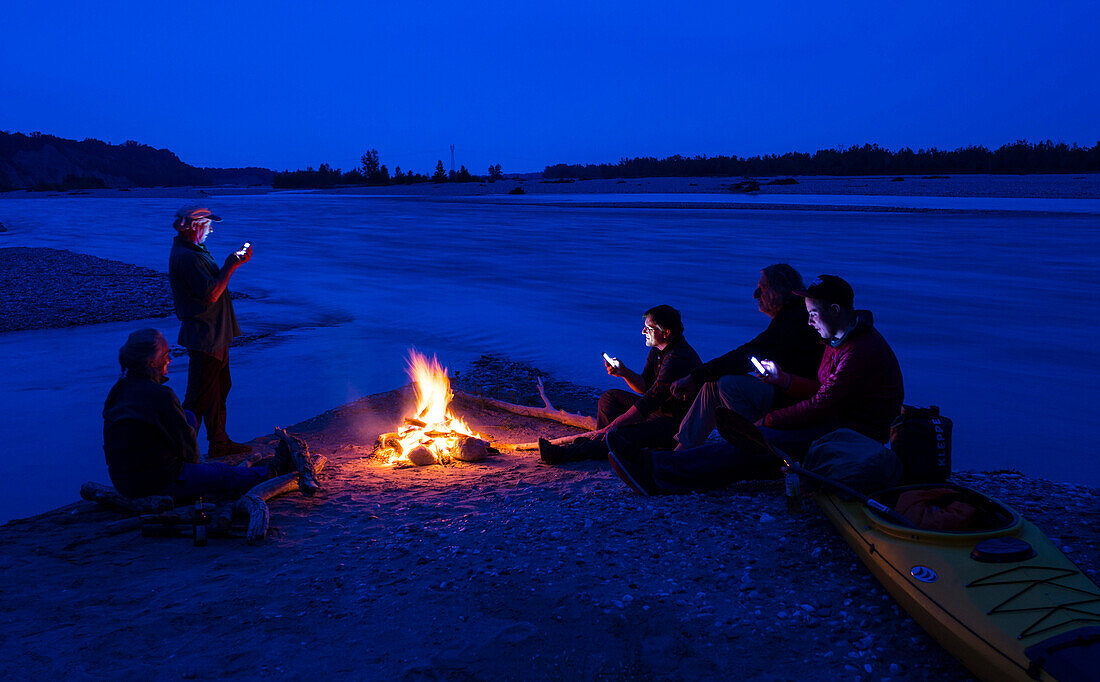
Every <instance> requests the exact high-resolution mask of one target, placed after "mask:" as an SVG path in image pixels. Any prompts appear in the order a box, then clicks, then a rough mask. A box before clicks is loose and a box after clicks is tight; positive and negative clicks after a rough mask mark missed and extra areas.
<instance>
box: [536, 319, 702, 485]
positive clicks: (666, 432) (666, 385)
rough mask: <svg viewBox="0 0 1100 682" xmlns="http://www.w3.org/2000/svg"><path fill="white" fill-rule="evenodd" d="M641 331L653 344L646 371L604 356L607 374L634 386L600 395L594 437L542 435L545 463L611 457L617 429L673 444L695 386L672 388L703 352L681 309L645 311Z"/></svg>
mask: <svg viewBox="0 0 1100 682" xmlns="http://www.w3.org/2000/svg"><path fill="white" fill-rule="evenodd" d="M642 334H643V335H644V336H645V345H646V347H648V348H649V356H648V357H647V358H646V363H645V368H644V369H643V370H642V373H641V374H638V373H637V372H634V371H633V370H631V369H629V368H628V367H627V366H626V365H625V364H624V363H623V362H622V361H620V360H619V359H617V358H610V359H608V358H606V357H605V358H604V365H605V366H606V368H607V373H608V374H610V375H611V376H616V377H620V378H622V379H623V381H625V382H626V384H627V386H629V387H630V388H632V389H633V391H624V390H622V389H615V388H613V389H611V390H609V391H606V392H604V394H603V395H601V396H600V401H599V403H598V404H597V407H596V426H597V428H598V429H599V430H598V431H595V432H594V433H593V434H592V435H591V437H586V438H578V439H577V440H575V441H573V442H572V443H569V444H568V445H553V444H551V443H550V442H549V441H547V440H544V439H541V438H540V439H539V458H540V459H541V460H542V461H543V462H544V463H546V464H561V463H564V462H575V461H578V460H584V459H606V458H607V443H606V441H605V440H604V438H605V436H606V435H607V433H608V432H610V431H612V430H615V431H616V432H617V433H619V434H620V435H621V436H622V437H623V438H625V439H627V440H629V441H631V442H635V443H637V444H638V446H639V447H647V448H672V447H674V446H675V445H676V441H675V440H674V439H673V436H675V435H676V431H677V429H679V428H680V421H681V420H683V418H684V415H685V414H687V410H688V407H689V406H690V405H691V401H692V400H693V399H694V398H695V393H694V391H692V390H689V391H687V392H685V394H684V395H683V397H679V398H678V397H676V396H673V395H672V392H671V390H670V387H671V386H672V384H673V382H675V381H676V380H677V379H681V378H683V377H685V376H688V374H689V373H690V372H691V371H692V370H693V369H695V368H696V367H698V366H699V365H701V364H702V361H701V360H700V359H699V354H698V353H696V352H695V349H694V348H692V347H691V345H690V344H689V343H688V342H687V340H686V339H685V338H684V325H683V322H682V321H681V319H680V311H679V310H676V309H675V308H673V307H672V306H669V305H659V306H657V307H655V308H650V309H649V310H647V311H646V312H645V316H644V318H643V321H642Z"/></svg>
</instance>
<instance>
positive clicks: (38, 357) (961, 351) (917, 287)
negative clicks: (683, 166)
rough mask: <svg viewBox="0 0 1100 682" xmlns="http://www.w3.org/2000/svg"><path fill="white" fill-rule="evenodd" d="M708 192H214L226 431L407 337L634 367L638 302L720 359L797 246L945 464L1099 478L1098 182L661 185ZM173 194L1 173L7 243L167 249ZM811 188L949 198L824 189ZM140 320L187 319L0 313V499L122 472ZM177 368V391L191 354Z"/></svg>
mask: <svg viewBox="0 0 1100 682" xmlns="http://www.w3.org/2000/svg"><path fill="white" fill-rule="evenodd" d="M700 196H701V195H659V196H655V197H654V196H650V197H647V196H644V195H629V196H624V197H617V196H613V195H588V196H584V197H580V198H578V197H576V196H573V197H570V198H569V199H568V200H563V199H562V198H561V197H538V196H535V195H528V196H526V197H482V198H464V199H461V200H447V199H433V198H408V197H405V198H399V197H376V196H346V195H343V196H337V195H326V194H319V193H291V192H288V193H272V194H265V195H251V196H220V197H217V198H216V199H214V200H211V204H212V207H213V208H214V209H215V210H216V212H217V213H219V214H220V215H222V216H223V217H224V218H225V220H224V222H222V223H220V224H217V225H216V228H215V233H214V234H213V236H211V238H210V240H209V241H208V242H207V245H208V247H209V248H210V249H211V251H212V252H213V253H214V255H215V258H216V259H217V260H218V261H219V262H220V260H221V259H222V258H224V256H225V255H226V254H228V253H229V252H230V251H231V250H233V249H235V248H237V247H238V246H239V244H240V243H241V242H243V241H246V240H247V241H250V242H252V243H253V248H254V257H253V260H252V261H251V262H250V263H248V264H247V265H245V266H244V267H242V268H241V269H240V270H238V271H237V273H236V274H235V275H234V278H233V280H232V283H231V288H232V289H233V290H236V291H240V292H243V293H245V294H247V295H248V298H247V299H242V300H239V301H237V302H236V310H237V314H238V318H239V319H240V322H241V327H242V329H243V330H244V331H245V332H246V333H247V334H250V335H257V336H258V339H257V340H255V341H252V342H250V343H247V344H244V345H241V346H239V347H234V348H233V350H232V365H231V366H232V369H233V390H232V392H231V394H230V400H229V431H230V434H231V435H232V436H233V437H234V438H236V439H238V440H249V439H251V438H252V437H254V436H256V435H259V434H262V433H268V432H270V431H271V430H272V428H273V427H274V426H285V425H288V424H292V423H295V422H297V421H300V420H302V419H305V418H307V417H310V416H313V415H316V414H319V413H321V412H323V411H325V410H327V409H330V408H332V407H335V406H337V405H340V404H343V403H345V402H348V401H350V400H354V399H355V398H357V397H360V396H363V395H367V394H370V393H375V392H379V391H384V390H389V389H392V388H395V387H397V386H400V385H402V384H404V383H406V382H407V379H406V377H405V375H404V362H405V357H406V355H407V350H408V348H409V347H416V348H418V349H419V350H421V351H424V352H428V353H436V354H438V356H439V358H440V360H441V361H442V362H443V363H444V364H445V365H448V366H450V367H453V368H456V369H460V368H462V367H464V366H465V365H466V364H467V363H468V362H469V361H470V360H472V359H474V358H476V357H477V356H478V355H480V354H481V353H485V352H493V353H503V354H507V355H509V356H511V357H513V358H515V359H518V360H523V361H526V362H530V363H532V364H534V365H536V366H538V367H541V368H543V369H546V370H548V371H551V372H553V373H555V374H556V375H559V376H562V377H566V378H569V379H571V380H573V381H575V382H577V383H584V384H590V385H594V386H598V387H613V386H615V385H616V384H615V382H614V380H612V379H611V378H609V377H608V376H607V375H606V373H605V372H604V369H603V363H602V361H601V359H600V353H601V352H604V351H606V352H608V353H610V354H612V355H616V356H618V357H620V358H622V359H624V360H625V361H626V362H627V364H628V365H629V366H633V367H634V368H635V369H640V367H641V364H642V362H643V360H644V357H645V348H644V345H643V343H642V336H641V333H640V330H641V315H642V312H643V311H644V310H645V309H647V308H649V307H651V306H653V305H657V304H660V303H668V304H671V305H673V306H675V307H677V308H679V309H680V310H681V311H682V313H683V318H684V323H685V327H686V335H687V338H688V340H689V341H690V342H691V343H692V344H693V345H694V346H695V348H696V350H698V351H699V354H700V355H701V356H702V357H703V358H704V359H709V358H711V357H714V356H716V355H719V354H721V353H724V352H725V351H727V350H729V349H730V348H732V347H733V346H736V345H739V344H740V343H742V342H743V341H744V340H746V339H747V338H750V337H751V336H752V335H754V334H756V333H757V332H758V331H759V330H760V329H761V328H763V326H764V325H765V324H766V322H767V318H765V317H764V316H763V315H761V314H760V313H759V312H757V311H756V307H755V303H754V301H753V299H752V291H753V288H754V287H755V286H756V280H757V279H758V277H759V270H760V268H761V267H763V266H764V265H767V264H769V263H775V262H787V263H791V264H792V265H794V266H795V267H796V268H798V269H799V270H800V271H801V272H802V273H803V275H804V276H806V277H807V280H809V279H812V278H813V277H814V276H816V275H817V274H820V273H835V274H839V275H841V276H843V277H845V278H846V279H847V280H848V281H849V282H851V284H852V285H853V287H854V289H855V291H856V304H857V307H861V308H867V309H870V310H872V311H873V312H874V314H875V320H876V326H877V327H878V328H879V329H880V330H881V331H882V333H883V335H884V336H885V337H886V339H887V340H888V341H889V342H890V344H891V345H892V346H893V348H894V350H895V352H896V353H897V356H898V359H899V360H900V362H901V366H902V370H903V372H904V375H905V385H906V402H907V403H910V404H919V405H928V404H936V405H939V406H940V407H941V408H942V411H943V413H944V414H946V415H947V416H949V417H951V418H952V419H953V420H954V422H955V432H954V439H953V445H954V448H953V450H954V452H953V456H954V462H955V467H956V468H957V469H968V468H978V469H1002V468H1010V469H1019V470H1021V471H1023V472H1025V473H1028V474H1031V475H1035V476H1040V477H1044V478H1050V479H1055V480H1064V481H1074V482H1079V483H1086V484H1089V485H1100V464H1098V458H1097V455H1096V447H1095V445H1094V437H1095V434H1096V433H1097V431H1098V427H1100V418H1098V417H1097V416H1096V410H1095V405H1096V404H1097V397H1098V396H1097V393H1098V391H1097V383H1098V378H1100V377H1098V374H1100V371H1098V368H1100V351H1098V350H1097V348H1096V345H1095V342H1096V339H1097V331H1098V323H1097V321H1096V320H1097V318H1096V316H1094V315H1092V314H1091V312H1090V308H1089V305H1090V304H1091V301H1092V299H1093V297H1094V295H1095V293H1094V292H1097V291H1100V274H1098V273H1100V200H1091V199H1078V200H1072V201H1069V202H1068V203H1067V200H1045V199H1029V200H1014V199H983V200H982V201H981V202H978V203H977V204H975V202H972V201H971V202H968V201H965V200H963V201H960V200H959V199H958V198H950V197H944V198H930V197H924V198H919V200H917V201H915V202H914V198H913V197H898V198H893V197H875V198H874V199H873V201H871V200H868V198H866V197H859V196H856V197H851V196H836V197H829V198H828V200H827V201H823V200H822V199H821V198H820V197H815V198H810V197H799V196H797V195H784V196H783V197H781V198H780V197H762V198H761V199H760V201H764V200H766V201H767V203H792V204H801V206H800V209H801V210H757V209H752V208H746V207H745V206H744V204H743V203H742V205H741V206H740V207H731V208H729V209H715V208H691V207H683V208H665V207H660V206H663V205H667V203H669V202H671V203H676V202H682V203H685V204H687V203H693V202H700V201H702V202H707V201H708V199H707V198H706V197H705V196H703V198H700ZM780 199H781V201H780ZM717 200H722V201H729V200H730V195H728V194H727V195H721V196H718V195H715V196H714V197H713V198H712V199H710V200H709V201H717ZM754 200H755V199H752V200H750V201H754ZM624 201H629V202H634V205H631V206H622V205H621V202H624ZM739 201H743V200H739ZM547 202H549V203H550V204H553V205H548V204H547ZM654 202H657V203H656V205H649V206H647V205H646V204H647V203H654ZM845 202H847V204H846V203H845ZM1044 202H1046V203H1044ZM182 203H184V201H183V200H180V199H164V198H155V199H154V198H133V199H130V198H91V197H42V196H30V195H24V194H22V193H20V194H15V193H11V194H8V195H7V196H5V197H2V198H0V222H3V223H4V224H5V225H6V226H7V227H8V228H9V231H8V232H6V233H2V234H0V247H6V246H48V247H53V248H65V249H71V250H73V251H78V252H81V253H88V254H92V255H96V256H101V257H105V258H112V259H116V260H121V261H125V262H129V263H135V264H138V265H144V266H148V267H151V268H155V269H158V270H162V271H164V270H166V269H167V259H168V250H169V248H170V243H171V238H172V236H173V231H172V229H171V227H170V221H171V216H172V215H173V214H174V212H175V210H176V209H177V208H178V206H179V205H180V204H182ZM570 203H576V204H580V205H570ZM821 203H826V204H829V205H851V206H853V208H856V207H860V206H863V207H865V206H868V205H872V206H904V207H910V208H920V209H947V211H946V212H931V213H930V212H913V211H910V212H888V211H867V210H852V211H843V210H842V211H837V210H815V209H814V208H813V206H815V205H820V204H821ZM601 204H604V205H601ZM612 204H614V205H612ZM141 326H154V327H157V328H159V329H161V330H162V331H163V332H164V334H165V336H166V337H168V338H169V340H170V341H174V340H175V337H176V333H177V331H178V325H177V322H176V320H175V318H162V319H158V320H153V321H151V322H149V323H135V322H127V323H111V324H101V325H92V326H87V327H76V328H71V329H60V330H40V331H30V332H15V333H7V334H0V410H2V414H3V424H4V426H3V431H4V438H3V440H2V442H3V443H4V444H5V445H6V446H7V447H8V448H9V452H8V457H7V462H8V470H9V472H10V473H11V475H12V476H13V477H14V479H13V483H14V485H9V486H8V494H7V495H6V496H4V498H3V499H2V500H0V522H2V521H3V520H6V519H9V518H14V517H17V516H24V515H27V514H32V513H37V512H40V511H44V510H46V509H49V508H53V507H56V506H58V505H61V504H64V503H67V502H70V501H72V500H74V499H76V498H77V493H78V490H79V486H80V483H81V482H83V481H85V480H98V481H103V482H106V481H107V480H108V478H107V473H106V465H105V464H104V462H103V455H102V449H101V445H102V439H101V428H102V420H101V417H100V409H101V407H102V402H103V399H104V397H105V396H106V392H107V390H108V388H109V387H110V385H111V384H112V382H113V381H114V379H115V378H116V377H117V374H118V365H117V361H116V358H117V349H118V347H119V346H120V345H121V343H122V342H123V341H124V340H125V337H126V335H127V334H128V333H129V332H130V331H131V330H133V329H136V328H138V327H141ZM170 377H171V383H170V384H169V385H170V386H172V387H173V388H174V389H175V390H176V392H177V393H178V394H180V395H182V393H183V390H184V387H185V385H186V360H185V359H179V360H177V361H176V362H174V363H173V365H172V367H171V369H170Z"/></svg>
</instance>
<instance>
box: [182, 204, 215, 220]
mask: <svg viewBox="0 0 1100 682" xmlns="http://www.w3.org/2000/svg"><path fill="white" fill-rule="evenodd" d="M202 218H206V219H207V220H213V221H214V222H216V223H218V222H221V217H219V216H216V215H214V212H213V211H211V210H210V209H208V208H206V207H204V206H200V205H198V204H191V205H189V206H184V207H183V208H181V209H180V210H178V211H176V219H177V221H181V220H182V221H190V220H199V219H202Z"/></svg>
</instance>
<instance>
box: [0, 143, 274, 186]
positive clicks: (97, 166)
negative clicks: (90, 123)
mask: <svg viewBox="0 0 1100 682" xmlns="http://www.w3.org/2000/svg"><path fill="white" fill-rule="evenodd" d="M271 176H272V173H271V171H269V170H267V169H266V168H197V167H195V166H191V165H188V164H186V163H184V162H182V161H180V159H179V157H177V156H176V155H175V154H173V153H172V152H171V151H169V150H167V149H154V148H153V147H150V146H149V145H145V144H140V143H139V142H136V141H134V140H129V141H127V142H125V143H123V144H117V145H116V144H108V143H106V142H103V141H102V140H96V139H94V138H87V139H85V140H82V141H79V142H78V141H76V140H68V139H65V138H61V137H55V136H53V135H45V134H43V133H31V134H30V135H24V134H22V133H8V132H0V190H12V189H91V188H100V187H161V186H163V187H175V186H183V185H221V184H258V183H266V182H268V181H270V179H271Z"/></svg>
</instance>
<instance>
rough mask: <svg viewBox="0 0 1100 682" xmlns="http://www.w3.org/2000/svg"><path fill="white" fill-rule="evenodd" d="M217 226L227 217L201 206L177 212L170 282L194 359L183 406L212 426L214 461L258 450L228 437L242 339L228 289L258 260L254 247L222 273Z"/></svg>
mask: <svg viewBox="0 0 1100 682" xmlns="http://www.w3.org/2000/svg"><path fill="white" fill-rule="evenodd" d="M212 221H213V222H218V221H221V218H219V217H218V216H216V215H214V214H213V213H212V212H211V211H210V209H208V208H204V207H201V206H185V207H184V208H181V209H180V210H179V211H178V212H177V213H176V220H175V222H174V223H173V226H174V227H175V228H176V232H177V234H176V238H175V240H174V241H173V243H172V254H171V256H170V257H169V259H168V281H169V282H170V283H171V285H172V298H173V300H174V302H175V308H176V317H178V318H179V319H180V334H179V344H180V345H181V346H183V347H184V348H186V349H187V357H188V364H187V393H186V394H185V395H184V398H183V407H184V408H185V409H188V410H190V411H192V412H194V413H195V415H196V416H197V417H198V418H199V420H200V421H202V422H205V423H206V438H207V440H208V441H210V448H209V455H210V457H225V456H226V455H239V454H245V453H248V452H251V451H252V448H251V447H249V446H248V445H242V444H240V443H234V442H233V441H232V440H230V438H229V434H227V433H226V432H225V401H226V397H227V396H228V395H229V389H230V387H231V386H232V381H231V379H230V376H229V342H230V341H232V340H233V339H234V338H235V337H237V336H240V334H241V328H240V327H239V326H237V316H236V315H235V314H234V312H233V301H232V299H231V298H230V295H229V290H228V288H227V287H228V286H229V278H230V277H231V276H232V275H233V273H234V272H235V271H236V269H237V268H239V267H240V266H241V265H243V264H244V263H247V262H248V261H249V260H251V259H252V245H251V244H245V245H244V246H242V247H241V248H240V249H239V250H238V251H236V252H234V253H231V254H229V256H227V257H226V259H225V263H224V264H223V265H222V266H221V268H219V267H218V266H217V264H216V263H215V262H214V257H213V256H212V255H210V252H209V251H207V250H206V246H205V245H204V243H205V241H206V238H207V237H208V236H209V235H210V234H211V233H213V231H214V229H213V226H212Z"/></svg>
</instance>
